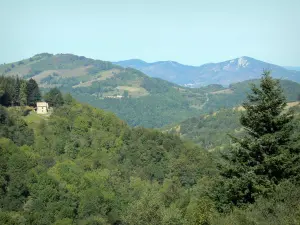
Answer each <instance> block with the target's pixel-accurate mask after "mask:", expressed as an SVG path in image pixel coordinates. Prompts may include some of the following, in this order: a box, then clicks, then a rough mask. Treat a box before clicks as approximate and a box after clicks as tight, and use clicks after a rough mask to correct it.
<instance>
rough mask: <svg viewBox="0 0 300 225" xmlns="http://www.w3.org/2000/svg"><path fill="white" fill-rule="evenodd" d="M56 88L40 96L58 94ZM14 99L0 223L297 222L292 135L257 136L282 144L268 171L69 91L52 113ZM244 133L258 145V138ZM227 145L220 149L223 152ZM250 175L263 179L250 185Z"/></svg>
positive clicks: (4, 151)
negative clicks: (130, 121)
mask: <svg viewBox="0 0 300 225" xmlns="http://www.w3.org/2000/svg"><path fill="white" fill-rule="evenodd" d="M3 80H5V79H3ZM7 80H9V82H7V85H5V86H4V87H10V88H6V89H3V87H1V88H2V89H1V90H2V92H1V93H5V94H6V95H8V96H15V95H10V93H16V92H11V89H12V88H11V87H13V86H12V85H11V84H17V80H14V79H12V78H10V79H7ZM12 81H13V82H12ZM28 82H29V81H28ZM31 82H32V81H31ZM20 83H22V84H27V81H24V80H20ZM29 86H31V85H29ZM37 88H38V87H37ZM53 90H56V89H52V90H51V91H50V92H49V93H48V94H47V95H46V96H47V97H50V96H52V97H56V96H57V90H56V93H54V94H53V95H52V94H51V93H52V92H53ZM19 96H20V95H19ZM27 97H28V96H27ZM275 97H277V96H275ZM278 97H280V96H278ZM13 99H14V98H10V100H13ZM278 99H280V98H278ZM54 102H56V101H54ZM274 102H275V101H274ZM12 103H13V101H10V105H9V107H4V106H3V105H0V164H1V170H0V187H1V188H0V224H18V225H19V224H20V225H21V224H22V225H24V224H25V225H27V224H28V225H29V224H39V225H50V224H56V225H67V224H68V225H69V224H86V225H88V224H97V225H129V224H130V225H131V224H134V225H135V224H136V225H144V224H147V225H152V224H157V225H165V224H169V225H199V224H207V225H226V224H246V225H252V224H274V225H281V224H298V223H299V221H300V218H299V212H300V211H299V207H298V206H299V201H300V189H299V182H298V181H299V162H300V160H299V157H297V155H299V138H298V139H294V138H292V136H291V142H287V141H290V139H284V141H286V144H284V145H279V144H280V143H279V144H276V145H273V142H271V143H270V142H268V140H269V139H266V138H270V137H271V138H272V140H273V138H274V135H277V134H279V135H281V132H282V130H279V131H278V132H280V133H278V132H276V133H274V134H273V133H271V134H266V135H262V138H264V139H262V140H263V141H264V140H266V142H264V144H265V143H266V144H269V146H268V148H263V149H267V150H268V149H270V148H277V149H280V150H282V151H276V152H275V151H272V152H274V153H273V154H270V156H269V158H266V160H263V161H262V163H261V164H259V166H264V167H271V168H272V170H275V169H278V170H279V171H280V169H281V170H284V172H286V173H285V174H283V175H282V177H281V176H278V175H277V173H276V175H277V177H275V176H274V177H271V178H269V177H268V176H267V175H265V173H266V172H265V171H267V172H268V171H270V170H257V171H256V170H253V167H252V165H250V166H249V165H248V164H247V163H243V166H244V167H242V170H238V168H239V166H240V164H239V162H240V161H236V162H235V164H229V161H228V158H226V157H224V158H221V157H220V156H219V155H218V154H215V153H216V152H209V151H206V150H205V149H203V148H201V147H200V146H197V145H195V144H193V143H190V142H186V141H183V140H181V139H180V138H179V137H178V136H177V135H173V134H164V133H161V132H159V131H157V130H152V129H146V128H140V127H139V128H132V127H130V126H128V125H127V124H126V123H124V122H123V121H122V120H120V119H118V118H117V117H116V116H115V115H114V114H113V113H110V112H105V111H104V110H100V109H96V108H94V107H91V106H89V105H87V104H81V103H78V102H77V101H76V100H74V99H73V98H72V97H71V96H70V95H65V96H64V98H63V99H62V101H61V105H55V106H53V108H54V109H53V113H52V114H51V115H50V116H49V115H47V116H41V115H37V114H36V113H35V112H34V111H32V112H31V113H29V114H28V110H30V107H29V109H28V106H25V105H24V104H23V103H22V104H20V103H18V104H20V105H21V106H12ZM1 104H2V101H1ZM14 104H15V103H14ZM264 112H266V110H264ZM279 113H280V112H279ZM264 115H266V114H264ZM280 115H282V114H280ZM277 116H278V115H275V118H276V117H277ZM283 116H286V114H284V115H283ZM255 118H258V117H255ZM258 119H259V118H258ZM272 119H273V118H272ZM254 122H255V121H254ZM280 122H281V121H280ZM286 123H287V125H286V128H287V129H284V130H283V131H289V132H291V133H292V134H299V128H300V126H299V119H297V118H296V120H294V121H291V120H290V119H289V121H288V120H287V122H286ZM291 123H292V124H293V126H291ZM216 126H218V125H216ZM219 132H224V131H223V130H222V129H220V130H219ZM280 137H281V136H279V138H280ZM285 137H286V136H285ZM247 138H249V137H247ZM241 140H245V139H241ZM246 140H249V139H246ZM275 140H276V139H275ZM251 141H253V143H254V144H256V143H257V142H258V141H261V139H260V138H259V139H258V138H253V139H251ZM293 141H294V142H293ZM258 143H260V142H258ZM249 146H250V147H252V146H253V145H249ZM232 147H233V148H235V147H238V146H237V145H232ZM269 147H270V148H269ZM234 152H235V151H230V148H225V149H222V153H224V155H228V156H229V153H232V154H233V153H234ZM274 154H276V155H275V156H274ZM271 157H272V158H271ZM274 157H276V158H275V160H278V159H280V160H281V162H282V163H284V164H282V163H280V164H278V163H277V161H275V162H276V166H275V167H273V166H274V164H271V165H270V166H269V164H268V163H269V162H270V161H269V159H271V160H273V159H274ZM226 160H227V161H226ZM217 165H218V166H217ZM227 165H231V166H236V167H235V170H230V171H233V172H235V173H237V171H238V172H239V175H241V173H242V175H243V176H238V177H236V176H233V177H231V176H229V175H227V173H226V172H227V168H226V167H225V166H227ZM254 165H255V166H256V165H258V164H254ZM281 165H285V166H284V167H282V166H281ZM233 168H234V167H233ZM229 169H230V168H229ZM254 169H256V167H254ZM251 170H252V171H251ZM272 170H271V172H273V171H272ZM230 171H229V172H230ZM261 171H263V172H264V173H263V174H261ZM225 173H226V174H225ZM243 173H244V174H243ZM245 173H248V174H251V176H250V177H249V175H247V174H245ZM281 174H282V173H280V175H281ZM275 178H278V180H279V179H280V180H279V181H278V180H275ZM254 182H260V184H261V185H258V186H257V188H252V186H251V185H250V186H249V185H248V183H250V184H253V183H254ZM260 190H264V192H261V191H260ZM249 192H250V197H251V198H249V197H248V196H249ZM265 194H266V195H265Z"/></svg>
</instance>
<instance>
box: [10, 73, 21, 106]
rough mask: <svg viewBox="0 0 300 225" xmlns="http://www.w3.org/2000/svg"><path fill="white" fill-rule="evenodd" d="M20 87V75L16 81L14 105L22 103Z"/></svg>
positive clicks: (13, 97)
mask: <svg viewBox="0 0 300 225" xmlns="http://www.w3.org/2000/svg"><path fill="white" fill-rule="evenodd" d="M20 88H21V83H20V79H19V77H17V78H16V80H15V83H14V92H13V96H12V105H20Z"/></svg>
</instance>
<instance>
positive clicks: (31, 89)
mask: <svg viewBox="0 0 300 225" xmlns="http://www.w3.org/2000/svg"><path fill="white" fill-rule="evenodd" d="M40 100H41V93H40V89H39V86H38V84H37V83H36V82H35V80H33V79H32V78H31V79H30V80H29V81H28V83H27V104H28V105H30V106H35V104H36V102H38V101H40Z"/></svg>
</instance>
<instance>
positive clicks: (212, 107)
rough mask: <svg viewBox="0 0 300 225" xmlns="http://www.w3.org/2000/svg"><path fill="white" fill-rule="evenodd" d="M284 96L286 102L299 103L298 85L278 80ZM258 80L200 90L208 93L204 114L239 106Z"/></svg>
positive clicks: (299, 92) (210, 86) (299, 86)
mask: <svg viewBox="0 0 300 225" xmlns="http://www.w3.org/2000/svg"><path fill="white" fill-rule="evenodd" d="M279 81H280V85H281V87H282V89H283V92H284V95H285V96H286V98H287V101H288V102H294V101H300V84H299V83H296V82H293V81H289V80H279ZM259 82H260V80H259V79H255V80H247V81H243V82H239V83H234V84H231V85H229V87H228V88H225V87H222V86H221V85H209V86H207V87H203V88H201V90H202V91H203V92H207V93H208V98H209V101H207V102H206V103H205V107H203V110H204V111H205V112H206V113H212V112H216V111H218V110H220V109H223V108H227V109H232V108H233V107H236V106H239V105H241V104H242V102H243V101H245V100H246V96H247V93H249V92H250V89H251V85H252V84H255V85H257V84H259Z"/></svg>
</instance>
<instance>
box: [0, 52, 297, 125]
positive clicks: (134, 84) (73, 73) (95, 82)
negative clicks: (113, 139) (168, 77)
mask: <svg viewBox="0 0 300 225" xmlns="http://www.w3.org/2000/svg"><path fill="white" fill-rule="evenodd" d="M260 72H261V71H259V72H258V76H259V73H260ZM1 73H2V74H3V75H4V76H19V77H22V78H25V79H32V80H35V81H36V82H37V83H38V84H39V86H40V87H41V89H42V90H44V91H48V90H49V89H50V88H53V87H58V88H59V89H60V90H62V91H63V92H70V93H71V94H72V95H73V96H74V97H75V98H76V99H78V100H79V101H81V102H86V103H89V104H90V105H93V106H95V107H98V108H102V109H105V110H109V111H111V112H114V113H115V114H116V115H117V116H118V117H120V118H121V119H123V120H125V121H126V122H127V123H128V124H129V125H131V126H143V127H152V128H153V127H156V128H160V127H164V126H166V125H169V124H177V123H179V122H181V121H183V120H186V119H188V118H190V117H193V116H199V115H200V114H206V113H208V112H213V111H217V110H219V109H220V108H224V107H225V108H232V107H234V106H237V105H239V104H241V102H242V101H243V100H244V99H245V96H246V92H247V91H249V88H250V85H249V83H250V82H254V83H257V82H259V80H252V81H244V82H240V83H235V84H232V85H230V86H229V88H224V87H223V86H221V85H209V86H206V87H201V88H195V89H191V88H185V87H180V86H178V85H176V84H173V83H170V82H168V81H164V80H161V79H158V78H150V77H148V76H146V75H145V74H143V73H142V72H140V71H138V70H135V69H131V68H122V67H120V66H117V65H113V64H112V63H110V62H106V61H101V60H93V59H88V58H85V57H83V56H76V55H71V54H57V55H52V54H47V53H44V54H39V55H35V56H33V57H32V58H29V59H25V60H22V61H19V62H15V63H10V64H5V65H2V66H0V74H1ZM281 84H282V87H283V89H284V90H285V94H286V95H287V97H288V101H295V100H296V99H297V97H298V95H299V94H300V85H299V84H298V83H295V82H292V81H287V80H282V81H281Z"/></svg>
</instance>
